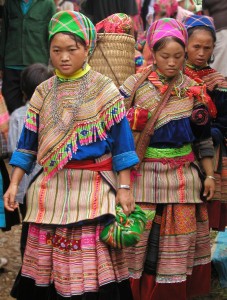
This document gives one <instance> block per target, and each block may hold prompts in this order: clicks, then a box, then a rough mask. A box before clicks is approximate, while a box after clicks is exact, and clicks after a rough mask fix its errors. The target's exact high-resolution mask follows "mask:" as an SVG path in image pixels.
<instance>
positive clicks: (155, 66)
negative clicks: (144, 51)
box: [152, 62, 157, 72]
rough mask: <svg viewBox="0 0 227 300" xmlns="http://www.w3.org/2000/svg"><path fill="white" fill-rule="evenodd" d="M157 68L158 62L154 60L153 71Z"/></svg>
mask: <svg viewBox="0 0 227 300" xmlns="http://www.w3.org/2000/svg"><path fill="white" fill-rule="evenodd" d="M156 69H157V65H156V63H155V62H154V63H153V65H152V71H153V72H154V71H155V70H156Z"/></svg>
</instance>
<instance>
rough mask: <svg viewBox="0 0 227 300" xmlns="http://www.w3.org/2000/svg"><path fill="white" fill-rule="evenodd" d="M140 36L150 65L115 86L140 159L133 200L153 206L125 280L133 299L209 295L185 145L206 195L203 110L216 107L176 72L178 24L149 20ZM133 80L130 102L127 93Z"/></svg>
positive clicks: (180, 40)
mask: <svg viewBox="0 0 227 300" xmlns="http://www.w3.org/2000/svg"><path fill="white" fill-rule="evenodd" d="M147 42H148V45H149V47H150V49H151V51H152V53H153V58H154V63H155V65H154V66H156V70H154V69H153V71H152V70H151V68H148V72H147V75H148V77H147V79H146V80H145V81H144V82H143V83H140V81H139V80H140V79H141V77H142V76H144V75H143V74H136V75H133V76H131V77H129V78H128V79H127V80H126V81H125V82H124V84H123V85H122V86H121V87H120V90H121V93H122V94H123V95H124V97H125V104H126V108H129V107H130V109H129V110H128V112H127V115H128V118H129V120H130V123H131V125H132V129H133V132H134V135H135V141H136V150H137V154H138V156H139V158H141V159H142V162H141V164H140V167H139V169H138V173H139V174H137V175H138V176H135V180H134V195H135V199H136V201H138V202H140V203H147V204H149V203H150V205H153V206H154V205H155V206H156V215H155V219H154V221H153V224H152V226H151V230H150V231H147V232H146V233H145V234H144V236H143V239H141V241H140V242H139V243H138V244H137V245H136V246H137V248H138V249H139V251H140V253H141V259H140V261H138V260H135V262H137V263H138V265H136V263H134V264H135V265H136V269H137V274H136V276H134V277H137V278H139V276H140V274H139V271H140V272H142V271H143V273H142V277H141V279H134V280H132V288H133V293H134V299H136V300H139V299H140V300H147V299H149V300H160V299H168V300H176V299H177V300H186V299H189V298H190V297H191V296H194V295H200V294H203V293H208V292H209V287H210V240H209V226H208V217H207V208H206V204H205V203H203V201H202V200H201V198H202V197H201V195H200V192H201V188H202V185H201V180H200V177H199V172H198V170H199V169H198V168H197V166H198V165H197V163H196V160H195V152H194V150H192V146H194V147H195V150H197V151H198V154H199V159H200V160H201V164H202V166H203V168H204V170H205V174H206V178H205V182H204V192H203V195H202V196H203V197H206V198H207V200H210V199H211V198H212V196H213V193H214V189H215V183H214V179H213V176H214V174H213V168H212V156H213V153H214V150H213V144H212V140H211V134H210V123H209V114H211V115H215V113H216V109H215V106H214V105H213V103H212V101H211V99H210V98H209V96H208V95H207V94H206V90H205V87H204V86H202V85H199V84H197V83H196V82H195V81H193V80H192V79H190V78H189V77H187V76H185V75H184V74H183V73H182V71H181V70H182V68H183V63H184V57H185V45H186V42H187V31H186V29H185V27H184V26H183V25H182V24H181V23H180V22H178V21H176V20H174V19H170V18H165V19H160V20H158V21H156V22H154V23H153V24H152V25H151V27H150V28H149V29H148V34H147ZM145 74H146V73H145ZM138 81H139V86H138V88H137V90H136V93H135V97H134V103H133V104H131V103H130V95H131V94H132V91H133V89H134V87H135V86H136V84H137V82H138ZM166 93H167V97H163V95H164V94H166ZM168 93H169V97H168ZM159 103H161V106H160V113H159V115H158V118H157V121H156V122H155V124H154V134H153V135H146V134H144V132H143V131H142V130H143V128H144V127H145V126H146V124H148V125H149V126H151V123H150V122H151V121H150V120H152V119H153V120H154V111H155V109H156V107H157V105H158V104H159ZM156 116H157V115H156ZM145 128H147V127H145ZM141 131H142V133H141ZM151 132H152V130H151ZM138 135H139V137H138ZM147 137H148V138H147ZM144 145H145V146H144ZM147 145H148V146H147ZM194 147H193V148H194ZM144 153H145V154H144ZM142 247H144V252H142V250H141V249H143V248H142ZM139 263H140V264H139ZM142 263H144V265H143V266H141V264H142ZM133 267H134V266H132V269H133ZM132 272H134V271H133V270H132Z"/></svg>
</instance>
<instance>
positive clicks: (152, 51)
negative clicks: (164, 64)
mask: <svg viewBox="0 0 227 300" xmlns="http://www.w3.org/2000/svg"><path fill="white" fill-rule="evenodd" d="M151 56H152V60H153V64H156V58H155V52H154V50H153V49H151Z"/></svg>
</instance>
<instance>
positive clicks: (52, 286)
mask: <svg viewBox="0 0 227 300" xmlns="http://www.w3.org/2000/svg"><path fill="white" fill-rule="evenodd" d="M27 201H28V210H27V215H26V217H25V220H26V221H27V222H29V223H30V225H29V232H28V239H27V244H26V249H25V254H24V259H23V264H22V269H21V274H20V275H19V277H18V282H17V287H16V288H15V289H14V290H13V292H12V295H13V296H14V297H16V298H17V299H21V300H26V299H29V300H31V299H32V300H34V299H37V300H38V299H39V300H40V299H42V300H47V299H48V300H49V299H51V300H52V299H67V300H68V299H107V298H108V299H112V298H110V295H109V296H106V298H105V296H103V298H99V296H98V295H99V293H101V294H103V295H104V294H105V290H107V291H108V290H109V293H112V294H113V295H112V296H113V297H115V298H113V299H114V300H115V299H123V298H122V297H124V293H125V291H127V293H126V294H127V295H128V297H129V299H131V296H130V295H131V289H130V285H129V282H128V278H129V272H128V267H127V264H126V259H125V254H124V251H123V250H118V249H113V248H111V247H109V246H108V245H107V244H105V243H104V242H102V241H101V240H100V232H101V230H102V228H103V226H104V224H105V222H106V221H110V220H112V219H113V218H114V216H115V194H114V192H113V191H112V190H111V189H110V187H109V185H108V184H107V182H106V181H105V180H103V179H102V177H101V176H100V175H99V173H98V172H94V171H88V170H75V169H63V170H61V171H59V173H58V174H56V175H55V176H54V177H53V178H52V179H51V180H50V181H49V182H48V183H47V184H45V185H43V174H41V175H39V176H38V177H37V179H36V180H35V181H34V182H33V183H32V185H31V187H30V188H29V191H28V197H27ZM102 216H107V218H104V219H102ZM88 221H89V222H88ZM45 223H46V224H45ZM56 223H59V224H56ZM127 282H128V285H127ZM28 284H29V288H28ZM53 291H54V292H53ZM53 293H54V296H53ZM38 295H39V296H38ZM50 295H51V296H50ZM114 295H115V296H114ZM122 295H123V296H122ZM80 296H81V298H80ZM93 296H94V298H93ZM83 297H84V298H83Z"/></svg>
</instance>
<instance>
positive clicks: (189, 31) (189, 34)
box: [188, 26, 216, 43]
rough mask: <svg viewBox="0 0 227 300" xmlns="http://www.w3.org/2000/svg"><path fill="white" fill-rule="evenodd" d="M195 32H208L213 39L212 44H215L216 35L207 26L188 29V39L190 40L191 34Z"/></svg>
mask: <svg viewBox="0 0 227 300" xmlns="http://www.w3.org/2000/svg"><path fill="white" fill-rule="evenodd" d="M195 30H205V31H208V32H210V34H211V36H212V38H213V41H214V43H215V42H216V33H215V31H214V30H213V29H211V28H210V27H208V26H195V27H191V28H189V29H188V38H190V36H191V35H192V34H193V32H194V31H195Z"/></svg>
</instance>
